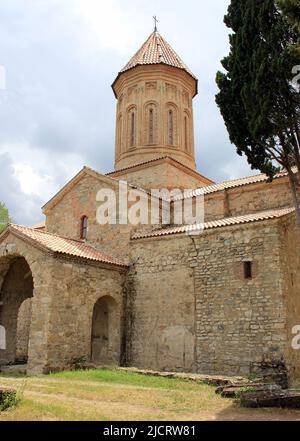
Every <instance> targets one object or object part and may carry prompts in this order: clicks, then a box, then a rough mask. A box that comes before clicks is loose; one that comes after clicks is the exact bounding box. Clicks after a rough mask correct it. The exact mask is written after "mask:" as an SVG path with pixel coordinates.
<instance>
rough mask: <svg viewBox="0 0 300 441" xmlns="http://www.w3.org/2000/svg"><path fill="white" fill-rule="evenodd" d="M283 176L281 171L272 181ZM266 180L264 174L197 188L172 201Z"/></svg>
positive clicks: (284, 173)
mask: <svg viewBox="0 0 300 441" xmlns="http://www.w3.org/2000/svg"><path fill="white" fill-rule="evenodd" d="M285 176H287V172H285V171H283V172H281V173H278V174H277V175H275V177H274V179H278V178H282V177H285ZM267 180H268V176H267V175H265V174H259V175H255V176H248V177H246V178H240V179H234V180H232V181H225V182H221V183H220V184H213V185H207V186H204V187H200V188H197V189H195V190H191V191H190V192H186V193H185V195H184V196H183V195H182V196H181V195H179V196H178V197H176V198H174V200H180V199H183V198H184V199H188V198H191V197H194V196H200V195H206V194H211V193H216V192H218V191H223V190H229V189H230V188H236V187H242V186H244V185H250V184H256V183H259V182H266V181H267Z"/></svg>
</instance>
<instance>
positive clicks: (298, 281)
mask: <svg viewBox="0 0 300 441" xmlns="http://www.w3.org/2000/svg"><path fill="white" fill-rule="evenodd" d="M281 238H282V242H281V245H282V252H281V256H282V271H283V274H284V282H285V284H284V293H285V307H286V311H287V313H286V314H287V324H286V327H287V342H286V360H287V368H288V373H289V379H290V385H291V386H299V384H300V349H296V348H293V347H292V341H293V339H294V338H295V337H297V335H299V334H300V295H299V293H300V237H299V231H298V229H297V227H296V225H295V218H294V216H290V217H289V218H288V219H287V220H284V221H283V222H282V230H281ZM295 326H298V330H297V332H296V333H293V328H294V327H295ZM295 343H298V344H299V343H300V338H297V339H296V341H295Z"/></svg>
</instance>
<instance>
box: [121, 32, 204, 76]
mask: <svg viewBox="0 0 300 441" xmlns="http://www.w3.org/2000/svg"><path fill="white" fill-rule="evenodd" d="M145 64H167V65H169V66H173V67H178V68H179V69H183V70H185V71H186V72H187V73H188V74H189V75H191V76H192V77H193V78H194V79H196V77H195V75H194V74H193V73H192V72H191V71H190V70H189V68H188V67H187V66H186V65H185V63H184V62H183V61H182V60H181V58H180V57H179V56H178V55H177V54H176V52H175V51H174V50H173V48H172V47H171V46H170V45H169V43H167V42H166V40H165V39H164V38H163V37H162V36H161V35H160V34H159V32H153V33H152V34H151V35H150V37H149V38H148V39H147V41H146V42H145V43H144V44H143V46H142V47H141V48H140V49H139V50H138V51H137V53H136V54H135V55H134V56H133V57H132V58H131V60H130V61H129V62H128V63H127V64H126V66H125V67H124V68H123V69H122V70H121V72H120V73H122V72H126V71H127V70H129V69H132V68H133V67H136V66H141V65H145Z"/></svg>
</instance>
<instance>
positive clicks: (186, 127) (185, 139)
mask: <svg viewBox="0 0 300 441" xmlns="http://www.w3.org/2000/svg"><path fill="white" fill-rule="evenodd" d="M184 148H185V150H186V151H188V150H189V134H188V118H187V116H185V117H184Z"/></svg>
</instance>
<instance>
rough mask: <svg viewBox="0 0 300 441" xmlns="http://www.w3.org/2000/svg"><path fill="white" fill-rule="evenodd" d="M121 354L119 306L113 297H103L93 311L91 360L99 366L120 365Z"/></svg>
mask: <svg viewBox="0 0 300 441" xmlns="http://www.w3.org/2000/svg"><path fill="white" fill-rule="evenodd" d="M119 354H120V326H119V317H118V305H117V302H116V301H115V300H114V299H113V298H112V297H109V296H105V297H101V298H100V299H99V300H98V301H97V302H96V304H95V306H94V310H93V322H92V342H91V359H92V361H93V362H94V363H97V364H102V365H118V364H119V357H120V355H119Z"/></svg>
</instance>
